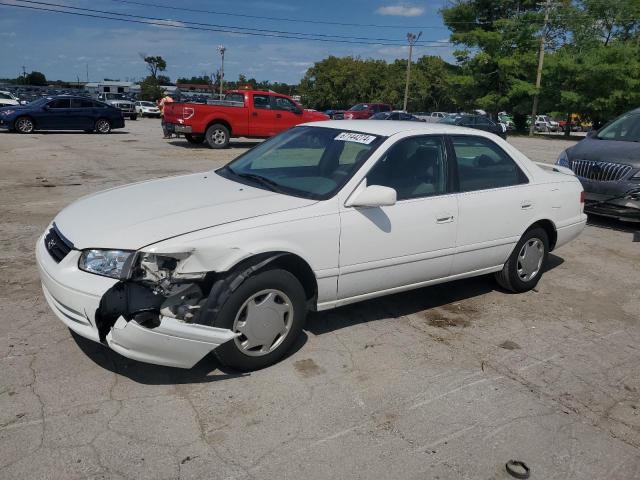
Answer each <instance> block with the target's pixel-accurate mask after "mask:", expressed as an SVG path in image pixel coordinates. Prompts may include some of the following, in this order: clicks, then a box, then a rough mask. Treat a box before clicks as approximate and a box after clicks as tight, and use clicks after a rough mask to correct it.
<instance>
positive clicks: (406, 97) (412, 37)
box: [402, 32, 422, 112]
mask: <svg viewBox="0 0 640 480" xmlns="http://www.w3.org/2000/svg"><path fill="white" fill-rule="evenodd" d="M420 36H422V32H420V33H418V34H417V35H416V34H415V33H407V42H409V62H408V63H407V82H406V84H405V86H404V104H403V107H402V110H404V111H405V112H406V111H407V101H408V100H409V79H410V78H411V54H412V53H413V46H414V45H415V44H416V42H417V41H418V39H419V38H420Z"/></svg>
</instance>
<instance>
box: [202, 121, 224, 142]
mask: <svg viewBox="0 0 640 480" xmlns="http://www.w3.org/2000/svg"><path fill="white" fill-rule="evenodd" d="M205 138H206V139H207V143H208V144H209V146H210V147H211V148H227V147H228V146H229V129H228V128H227V127H225V126H224V125H221V124H219V123H216V124H213V125H211V126H210V127H209V128H207V132H206V133H205Z"/></svg>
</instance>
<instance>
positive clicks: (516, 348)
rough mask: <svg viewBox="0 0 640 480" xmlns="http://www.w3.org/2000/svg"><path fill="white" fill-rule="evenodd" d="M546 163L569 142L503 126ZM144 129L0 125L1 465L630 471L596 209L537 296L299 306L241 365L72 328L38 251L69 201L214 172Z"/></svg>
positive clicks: (609, 244) (638, 459) (204, 473)
mask: <svg viewBox="0 0 640 480" xmlns="http://www.w3.org/2000/svg"><path fill="white" fill-rule="evenodd" d="M512 142H513V143H514V144H515V145H516V146H517V147H518V148H520V149H521V150H523V151H524V152H525V153H527V154H528V155H529V156H530V157H532V158H533V159H535V160H541V161H553V160H555V158H556V157H557V155H558V153H559V152H560V151H561V150H562V149H563V148H566V146H568V145H570V144H571V142H570V141H566V140H562V139H536V140H531V139H528V138H514V139H513V140H512ZM247 145H248V143H247V142H245V143H236V144H235V145H234V148H232V149H230V150H226V151H222V152H218V151H212V150H209V149H207V148H199V147H197V148H191V147H189V146H188V145H187V144H186V143H183V142H182V141H172V140H170V141H166V140H162V139H161V138H160V129H159V126H158V124H157V121H155V120H142V121H138V122H128V123H127V129H126V131H123V132H118V133H116V134H113V135H110V136H98V135H87V134H37V135H26V136H19V135H13V134H0V224H1V230H0V231H1V233H0V247H1V248H0V318H1V319H2V321H1V322H0V357H1V359H0V362H1V363H0V478H2V479H11V480H15V479H38V478H43V479H44V478H47V479H64V480H68V479H75V478H94V479H98V478H109V479H112V478H115V479H119V478H132V479H147V478H148V479H165V478H166V479H174V478H184V479H187V478H193V479H203V478H207V479H213V478H229V479H231V478H237V479H247V478H260V479H262V478H287V479H296V480H298V479H301V478H305V479H309V480H311V479H325V478H339V479H346V478H364V479H383V478H398V479H427V478H428V479H437V478H440V479H453V478H455V479H461V478H468V479H505V478H507V475H506V473H505V472H504V463H505V462H506V461H507V460H509V459H511V458H515V459H521V460H523V461H525V462H527V463H528V464H529V466H530V467H531V469H532V471H533V475H532V478H534V479H559V480H560V479H562V480H565V479H581V480H584V479H605V478H606V479H618V478H620V479H631V478H640V375H639V373H638V372H639V371H640V370H639V368H640V346H639V345H640V318H639V317H640V290H639V289H638V285H640V248H639V246H640V244H639V243H634V242H633V229H631V228H628V227H626V226H625V225H623V224H620V223H612V222H602V221H601V222H598V223H594V224H591V225H589V226H588V227H587V229H586V231H585V233H584V234H583V235H582V236H581V237H580V238H579V239H578V240H577V241H575V242H574V243H572V244H570V245H569V246H567V247H564V248H562V249H560V250H558V251H557V252H556V253H555V255H553V256H552V257H551V265H550V267H551V268H550V270H549V271H548V272H547V273H546V274H545V277H544V279H543V280H542V281H541V283H540V284H539V287H538V290H537V291H534V292H530V293H527V294H522V295H510V294H506V293H504V292H502V291H499V290H497V289H496V286H495V284H494V282H493V281H492V279H491V278H490V277H483V278H477V279H472V280H468V281H461V282H456V283H454V284H450V285H445V286H439V287H432V288H425V289H421V290H418V291H414V292H410V293H405V294H400V295H394V296H391V297H388V298H384V299H378V300H374V301H369V302H365V303H361V304H357V305H352V306H349V307H345V308H341V309H338V310H335V311H331V312H327V313H322V314H316V315H313V316H312V317H311V318H310V319H309V324H308V329H307V330H306V335H305V337H304V339H303V340H302V341H300V342H299V344H298V345H297V346H296V349H295V351H294V352H293V353H292V354H291V355H290V356H289V357H288V358H286V359H285V360H284V361H282V362H281V363H279V364H278V365H276V366H274V367H271V368H268V369H265V370H262V371H259V372H255V373H251V374H246V375H239V374H237V373H235V372H232V371H228V370H224V369H220V368H219V366H218V365H217V364H216V362H215V360H214V359H213V358H207V359H205V361H203V362H201V363H200V364H199V365H197V366H196V367H195V368H194V369H192V370H190V371H184V370H176V369H170V368H163V367H156V366H150V365H146V364H141V363H136V362H133V361H129V360H127V359H124V358H122V357H120V356H118V355H117V354H115V353H113V352H110V351H109V350H107V349H105V348H103V347H102V346H100V345H97V344H92V343H91V342H88V341H85V340H83V339H81V338H74V337H73V336H72V335H71V334H70V332H69V330H67V329H66V328H65V327H64V326H63V325H62V323H60V322H59V321H58V320H57V319H56V318H55V317H54V315H53V314H52V313H51V312H50V311H49V309H48V307H47V305H46V303H45V301H44V299H43V297H42V293H41V290H40V286H39V281H38V276H37V272H36V268H35V265H34V258H33V248H34V243H35V241H36V238H37V236H38V235H39V234H40V233H41V231H42V230H43V229H44V227H45V226H46V225H47V223H48V222H49V221H50V220H51V218H52V217H53V216H54V215H55V214H56V212H57V211H59V210H60V209H61V208H62V207H63V206H64V205H66V204H68V203H69V202H71V201H72V200H74V199H76V198H78V197H80V196H82V195H85V194H88V193H90V192H94V191H97V190H101V189H104V188H108V187H111V186H114V185H119V184H123V183H127V182H131V181H135V180H140V179H145V178H149V177H158V176H164V175H173V174H178V173H182V172H192V171H201V170H205V169H210V168H212V167H214V166H217V165H220V164H221V163H223V162H224V161H225V160H228V159H230V158H232V157H234V156H235V155H237V154H238V153H240V152H241V151H243V148H246V147H247Z"/></svg>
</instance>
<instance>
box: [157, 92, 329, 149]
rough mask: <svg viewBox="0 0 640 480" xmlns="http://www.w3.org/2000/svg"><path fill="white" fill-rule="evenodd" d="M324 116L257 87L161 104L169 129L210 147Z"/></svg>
mask: <svg viewBox="0 0 640 480" xmlns="http://www.w3.org/2000/svg"><path fill="white" fill-rule="evenodd" d="M328 119H329V117H328V116H327V115H325V114H324V113H320V112H315V111H309V110H305V109H303V108H302V107H301V106H300V105H298V104H297V103H296V102H295V101H293V99H291V98H290V97H287V96H286V95H281V94H279V93H274V92H264V91H260V90H231V91H229V92H227V93H226V95H225V97H224V100H218V101H213V102H210V103H207V104H200V103H179V102H174V103H168V104H166V105H165V107H164V121H165V123H166V124H167V128H168V130H169V131H170V132H175V133H182V134H184V136H185V138H186V139H187V141H188V142H190V143H203V142H205V141H206V142H207V143H208V144H209V146H210V147H211V148H226V147H227V146H228V145H229V139H230V138H231V137H250V138H267V137H272V136H273V135H276V134H278V133H280V132H282V131H283V130H287V129H288V128H291V127H293V126H295V125H298V124H300V123H306V122H316V121H320V120H328Z"/></svg>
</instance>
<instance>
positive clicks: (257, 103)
mask: <svg viewBox="0 0 640 480" xmlns="http://www.w3.org/2000/svg"><path fill="white" fill-rule="evenodd" d="M253 108H262V109H266V108H271V105H270V104H269V95H254V96H253Z"/></svg>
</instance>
